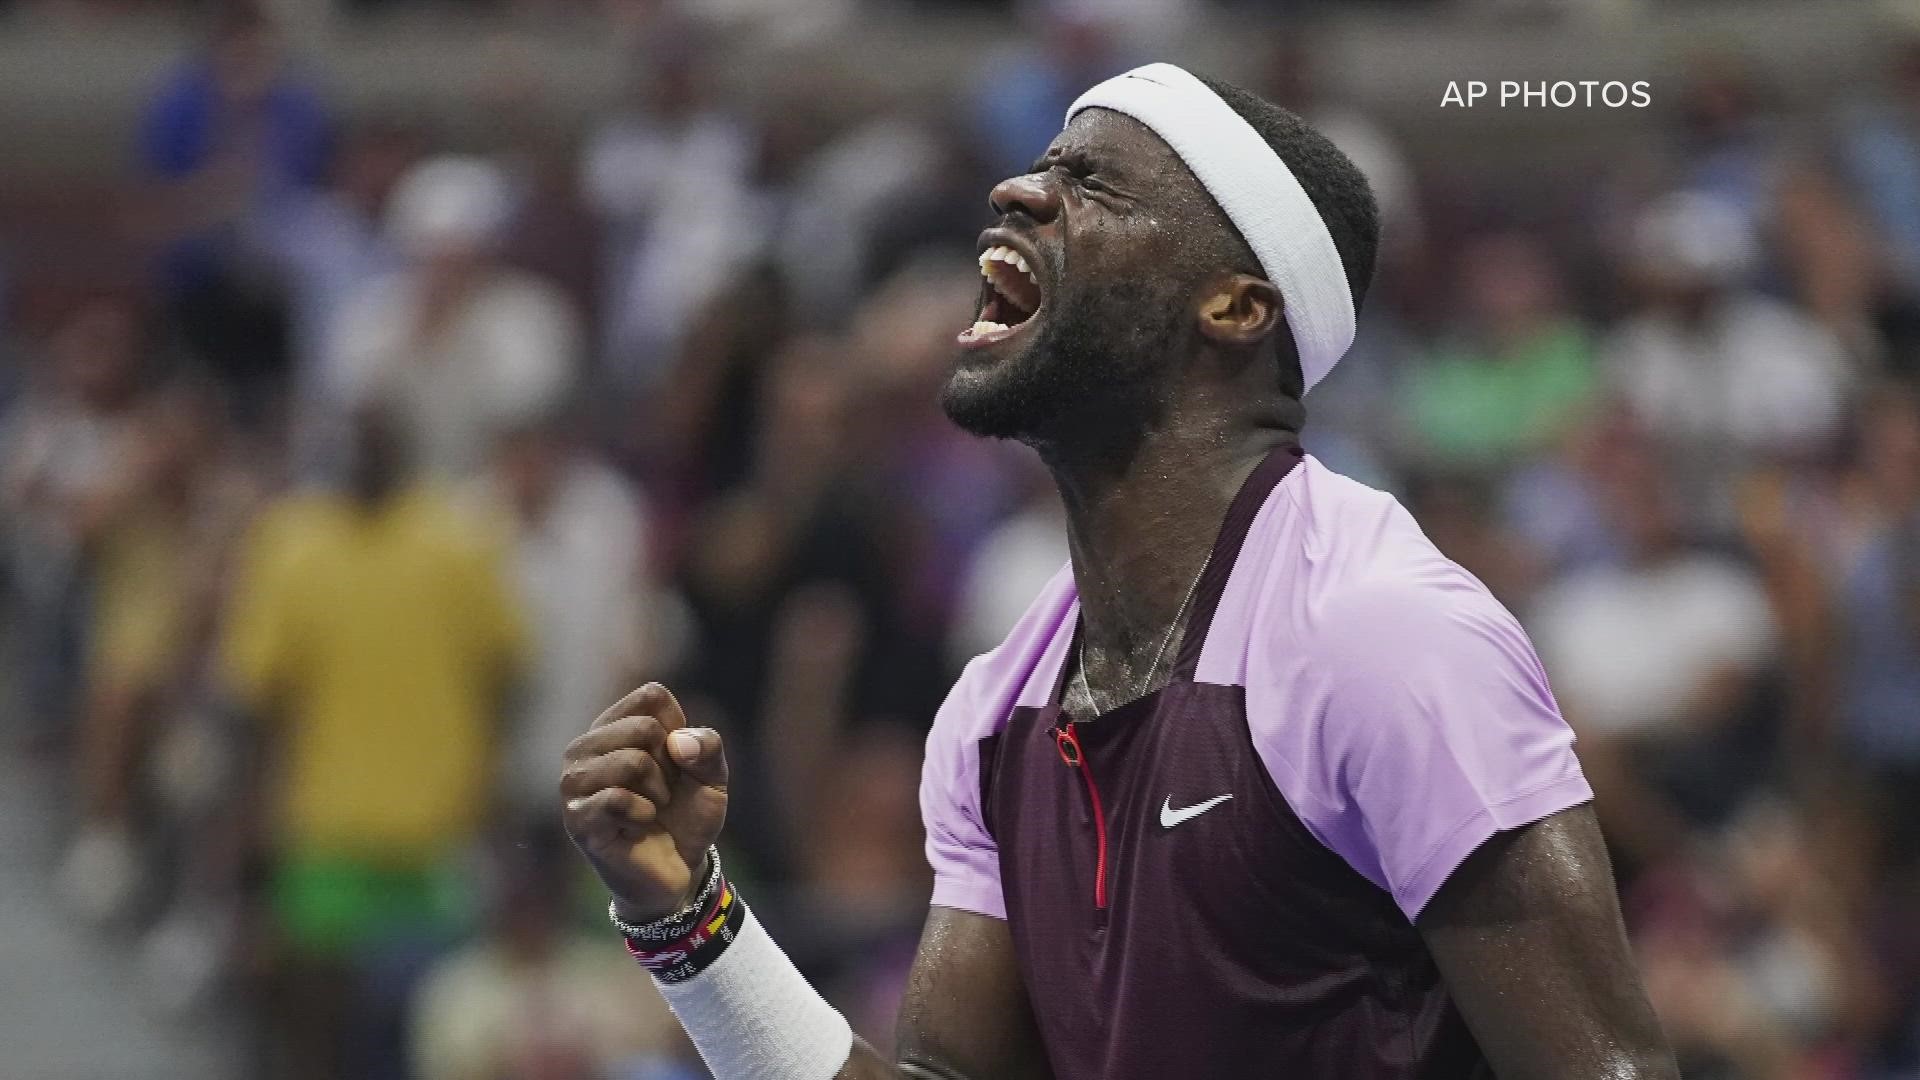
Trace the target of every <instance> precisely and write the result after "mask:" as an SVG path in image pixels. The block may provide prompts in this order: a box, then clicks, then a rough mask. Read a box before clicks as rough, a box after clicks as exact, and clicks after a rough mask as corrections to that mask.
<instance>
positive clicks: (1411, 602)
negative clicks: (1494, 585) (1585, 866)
mask: <svg viewBox="0 0 1920 1080" xmlns="http://www.w3.org/2000/svg"><path fill="white" fill-rule="evenodd" d="M1322 629H1323V633H1322V634H1321V635H1320V636H1319V641H1318V645H1317V647H1316V648H1314V650H1313V652H1314V654H1315V656H1314V659H1315V662H1316V665H1317V667H1318V668H1319V672H1320V674H1321V677H1322V678H1323V679H1324V681H1323V682H1322V683H1321V687H1322V689H1323V694H1324V697H1323V698H1322V699H1321V706H1322V708H1321V714H1320V716H1319V718H1318V720H1319V722H1318V723H1317V724H1315V725H1313V727H1314V729H1315V731H1316V732H1317V735H1318V738H1317V739H1315V740H1313V742H1315V743H1317V747H1315V749H1316V750H1317V756H1318V757H1319V760H1318V761H1317V762H1309V763H1308V768H1307V769H1306V770H1305V773H1306V775H1308V776H1312V777H1318V778H1321V780H1322V783H1321V784H1320V785H1317V786H1318V787H1319V790H1318V791H1316V792H1314V795H1315V796H1316V797H1315V798H1313V799H1310V800H1300V804H1301V805H1300V806H1299V809H1302V810H1304V811H1305V813H1303V814H1302V818H1303V820H1306V821H1307V824H1308V826H1309V828H1311V829H1313V830H1314V832H1315V834H1316V835H1317V836H1319V838H1320V839H1321V842H1323V843H1325V844H1326V845H1327V846H1328V847H1330V848H1331V849H1333V850H1334V851H1335V852H1337V853H1338V854H1339V855H1340V856H1341V857H1343V858H1344V859H1346V860H1347V862H1348V863H1349V864H1350V865H1352V866H1353V867H1354V869H1356V870H1358V871H1359V872H1360V873H1361V874H1363V875H1365V876H1366V877H1368V878H1370V879H1371V880H1373V881H1374V882H1375V883H1376V884H1378V885H1380V886H1381V887H1382V888H1385V889H1387V890H1388V891H1389V892H1391V893H1392V894H1393V898H1394V900H1395V901H1396V902H1397V903H1398V904H1399V906H1400V909H1401V910H1402V911H1403V912H1405V913H1406V916H1407V918H1408V919H1409V920H1412V919H1415V918H1417V917H1418V916H1419V914H1420V912H1421V911H1422V910H1423V909H1424V908H1425V907H1426V905H1427V902H1428V901H1429V900H1431V899H1432V898H1433V895H1434V893H1435V892H1437V891H1438V890H1439V888H1440V886H1441V885H1442V884H1443V883H1445V882H1446V880H1447V878H1448V877H1449V876H1451V875H1452V873H1453V871H1454V870H1455V869H1456V868H1457V867H1459V865H1460V863H1461V862H1463V861H1464V860H1465V859H1466V857H1467V856H1468V855H1471V854H1472V853H1473V852H1474V850H1475V849H1477V848H1478V847H1479V846H1480V845H1481V844H1483V843H1485V842H1486V841H1487V840H1488V839H1489V838H1490V837H1492V836H1493V835H1494V834H1495V833H1498V832H1502V831H1505V830H1508V829H1515V828H1519V827H1520V826H1523V825H1527V824H1530V823H1532V822H1534V821H1538V820H1539V819H1541V818H1543V817H1546V816H1548V815H1550V814H1554V813H1558V812H1559V811H1561V810H1565V809H1567V808H1569V807H1572V806H1577V805H1579V804H1581V803H1584V802H1587V801H1588V800H1590V799H1592V797H1593V791H1592V789H1591V788H1589V787H1588V786H1587V781H1586V777H1585V776H1584V775H1583V774H1582V773H1581V771H1580V763H1579V761H1578V759H1576V758H1575V757H1574V753H1573V732H1572V730H1571V729H1569V728H1568V727H1567V724H1566V721H1565V720H1563V719H1561V717H1560V710H1559V707H1558V706H1557V705H1556V704H1555V703H1554V700H1553V692H1552V690H1551V689H1550V688H1549V687H1548V685H1547V678H1546V673H1545V671H1544V670H1543V669H1542V668H1541V666H1540V661H1539V658H1538V657H1537V656H1536V655H1535V654H1534V650H1533V646H1532V644H1531V643H1530V642H1528V640H1527V636H1526V633H1525V631H1523V630H1522V629H1521V628H1520V624H1519V622H1518V621H1517V620H1516V619H1514V617H1513V616H1512V615H1511V614H1510V613H1508V611H1507V610H1506V609H1505V608H1504V607H1502V606H1501V605H1500V603H1499V602H1498V601H1496V600H1494V599H1493V597H1492V596H1491V595H1490V594H1488V593H1487V592H1486V591H1485V589H1484V587H1482V586H1481V585H1480V584H1479V583H1478V582H1477V581H1474V580H1472V579H1471V578H1470V577H1467V576H1466V575H1465V574H1464V573H1462V574H1461V575H1460V578H1459V579H1458V580H1454V581H1448V582H1444V583H1423V584H1422V585H1420V586H1409V585H1395V586H1392V587H1377V586H1370V587H1368V588H1365V589H1360V590H1355V592H1354V593H1353V594H1350V595H1348V596H1346V597H1344V598H1343V599H1342V600H1341V601H1340V602H1339V603H1338V604H1337V605H1336V610H1335V611H1333V612H1331V613H1330V615H1329V618H1328V621H1327V623H1326V624H1325V625H1324V626H1323V628H1322ZM1309 816H1311V820H1307V819H1308V818H1309Z"/></svg>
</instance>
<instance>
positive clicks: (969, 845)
mask: <svg viewBox="0 0 1920 1080" xmlns="http://www.w3.org/2000/svg"><path fill="white" fill-rule="evenodd" d="M984 660H985V658H984V657H983V658H981V659H978V660H975V661H974V662H973V663H972V664H969V665H967V670H966V672H965V673H963V674H962V675H961V676H960V679H959V681H958V682H956V683H955V684H954V687H953V690H952V692H951V693H949V694H948V695H947V700H946V703H945V704H943V705H941V706H940V712H939V714H938V715H937V716H936V717H935V718H934V721H933V731H932V732H931V733H930V734H928V736H927V756H926V761H925V763H924V764H923V765H922V766H921V771H920V818H921V821H922V823H923V824H924V825H925V826H926V831H927V861H928V862H929V863H931V864H932V865H933V903H935V904H937V905H939V906H941V907H950V908H959V909H960V910H962V911H971V912H975V913H977V914H981V915H989V916H992V917H993V918H996V919H1005V918H1006V917H1007V906H1006V900H1005V899H1004V898H1003V897H1002V895H1001V892H1000V849H999V847H998V845H996V844H995V843H994V841H993V837H992V836H991V835H990V834H988V832H987V825H986V815H985V814H984V813H983V812H982V810H981V806H980V799H981V792H980V739H981V737H982V736H984V735H985V734H987V733H988V732H989V731H991V730H992V729H993V727H994V725H993V724H992V723H991V718H989V717H986V716H982V715H981V714H980V713H981V709H982V707H983V706H982V703H981V702H979V700H978V698H979V695H978V694H977V693H976V692H975V691H974V687H975V686H976V685H977V684H978V683H979V681H980V678H979V676H980V669H981V668H982V667H983V664H984Z"/></svg>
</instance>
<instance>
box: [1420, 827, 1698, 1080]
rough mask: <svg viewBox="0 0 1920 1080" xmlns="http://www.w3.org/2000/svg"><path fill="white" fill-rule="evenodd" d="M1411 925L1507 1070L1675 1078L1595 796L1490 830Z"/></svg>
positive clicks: (1511, 1076)
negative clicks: (1625, 918) (1630, 942)
mask: <svg viewBox="0 0 1920 1080" xmlns="http://www.w3.org/2000/svg"><path fill="white" fill-rule="evenodd" d="M1415 925H1416V926H1417V927H1418V929H1419V930H1420V933H1421V935H1422V936H1423V937H1424V938H1425V939H1426V942H1427V947H1428V948H1429V949H1430V950H1431V951H1432V953H1433V957H1434V960H1435V962H1436V963H1438V965H1439V967H1440V973H1441V976H1442V978H1444V979H1445V980H1446V983H1447V989H1448V991H1449V993H1450V994H1451V995H1452V997H1453V1000H1454V1002H1455V1003H1456V1004H1457V1005H1458V1006H1459V1009H1460V1012H1461V1015H1463V1016H1464V1017H1465V1018H1466V1021H1467V1025H1468V1026H1469V1027H1471V1028H1472V1029H1473V1033H1474V1036H1475V1037H1476V1038H1477V1039H1478V1040H1479V1042H1480V1047H1481V1049H1482V1050H1484V1051H1485V1052H1486V1055H1487V1059H1488V1061H1489V1062H1490V1063H1491V1064H1492V1065H1493V1069H1494V1073H1495V1074H1496V1075H1497V1076H1499V1077H1500V1080H1679V1076H1680V1072H1679V1068H1678V1066H1677V1065H1676V1064H1675V1063H1674V1059H1673V1055H1672V1053H1671V1052H1670V1051H1669V1050H1668V1049H1667V1046H1666V1040H1665V1039H1664V1037H1663V1036H1662V1035H1661V1032H1660V1025H1659V1022H1658V1021H1657V1020H1655V1018H1654V1014H1653V1008H1652V1006H1651V1005H1649V1004H1648V1002H1647V995H1646V991H1645V990H1644V989H1642V987H1641V985H1640V974H1639V971H1638V970H1637V969H1636V967H1635V966H1634V962H1633V954H1632V952H1631V951H1630V950H1629V948H1628V946H1627V936H1626V931H1625V929H1624V928H1623V926H1622V924H1621V920H1620V905H1619V903H1618V901H1617V900H1616V899H1615V897H1614V885H1613V872H1612V869H1611V867H1610V866H1609V865H1608V862H1607V851H1606V846H1605V844H1604V843H1603V842H1602V841H1601V838H1600V827H1599V825H1597V824H1596V823H1595V821H1594V815H1593V807H1592V805H1591V804H1588V805H1584V806H1577V807H1574V808H1573V809H1570V810H1564V811H1562V812H1560V813H1557V814H1554V815H1552V816H1550V817H1546V818H1542V819H1541V820H1539V821H1536V822H1534V823H1533V824H1531V825H1526V826H1523V827H1521V828H1518V829H1515V830H1513V831H1511V832H1506V833H1501V834H1499V835H1497V836H1495V837H1493V838H1492V839H1491V840H1489V841H1487V842H1486V844H1484V845H1482V846H1481V847H1480V848H1479V850H1477V851H1475V852H1474V853H1473V854H1472V855H1470V856H1468V857H1467V859H1466V861H1465V862H1463V863H1461V864H1460V866H1459V868H1458V869H1456V870H1455V871H1454V872H1453V874H1452V876H1451V877H1449V878H1448V879H1447V882H1446V884H1444V885H1442V886H1441V887H1440V890H1439V892H1437V893H1435V894H1434V897H1433V900H1432V901H1431V902H1430V903H1429V904H1428V905H1427V908H1426V910H1425V911H1423V912H1422V913H1421V915H1420V918H1419V920H1418V921H1417V922H1416V924H1415Z"/></svg>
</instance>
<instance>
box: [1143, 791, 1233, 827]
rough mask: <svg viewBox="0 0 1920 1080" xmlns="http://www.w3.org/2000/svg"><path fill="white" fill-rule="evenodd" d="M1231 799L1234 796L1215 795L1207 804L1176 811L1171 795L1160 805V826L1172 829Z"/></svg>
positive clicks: (1184, 807) (1197, 804) (1198, 804)
mask: <svg viewBox="0 0 1920 1080" xmlns="http://www.w3.org/2000/svg"><path fill="white" fill-rule="evenodd" d="M1231 798H1233V796H1232V795H1215V796H1214V797H1213V798H1211V799H1208V800H1207V801H1206V802H1202V803H1194V804H1193V805H1192V806H1183V807H1181V808H1180V809H1178V810H1175V809H1174V808H1173V796H1171V795H1169V796H1167V801H1166V802H1163V803H1161V804H1160V825H1161V827H1162V828H1167V829H1171V828H1173V827H1174V826H1175V825H1178V824H1180V823H1181V822H1183V821H1192V820H1193V819H1194V818H1197V817H1199V816H1200V815H1201V814H1204V813H1206V812H1207V811H1209V810H1211V809H1213V808H1214V807H1216V806H1219V805H1220V804H1221V803H1223V802H1226V801H1227V800H1228V799H1231Z"/></svg>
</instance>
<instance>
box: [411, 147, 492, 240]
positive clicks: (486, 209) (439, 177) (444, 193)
mask: <svg viewBox="0 0 1920 1080" xmlns="http://www.w3.org/2000/svg"><path fill="white" fill-rule="evenodd" d="M512 208H513V196H512V193H511V190H510V188H509V186H508V184H507V178H506V175H505V174H504V173H502V172H501V171H500V169H499V168H497V167H496V166H494V165H493V164H492V163H490V162H487V161H484V160H482V159H480V158H474V157H439V158H434V159H433V160H431V161H427V162H423V163H422V164H420V165H417V166H415V167H414V168H413V170H412V171H411V172H409V173H407V175H406V176H405V177H404V178H403V179H402V180H401V181H400V185H399V187H398V188H397V189H395V191H394V194H393V201H392V203H391V205H389V206H388V208H387V231H388V233H389V235H391V236H392V237H393V239H394V242H395V243H397V244H399V245H400V247H401V248H402V249H403V250H405V251H406V252H407V253H408V254H411V255H427V254H432V253H434V252H437V251H446V250H449V249H451V250H477V249H484V248H487V247H491V246H492V245H493V242H494V240H495V239H496V238H498V236H499V234H500V230H501V229H503V228H504V227H505V226H506V224H507V218H508V215H509V214H510V213H511V212H512Z"/></svg>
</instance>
